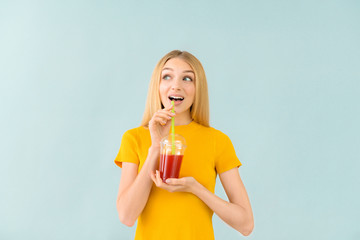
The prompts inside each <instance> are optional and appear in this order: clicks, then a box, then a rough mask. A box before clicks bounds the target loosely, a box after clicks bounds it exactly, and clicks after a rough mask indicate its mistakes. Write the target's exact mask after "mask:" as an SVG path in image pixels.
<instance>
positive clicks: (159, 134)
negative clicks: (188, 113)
mask: <svg viewBox="0 0 360 240" xmlns="http://www.w3.org/2000/svg"><path fill="white" fill-rule="evenodd" d="M171 109H172V106H171V105H170V106H169V107H167V108H164V109H161V110H159V111H157V112H156V113H155V114H154V115H153V117H152V118H151V120H150V122H149V130H150V136H151V143H152V147H156V148H158V147H160V141H161V139H162V138H163V137H165V136H166V135H168V134H169V131H170V127H171V117H173V116H175V113H172V112H171Z"/></svg>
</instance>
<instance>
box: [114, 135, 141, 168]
mask: <svg viewBox="0 0 360 240" xmlns="http://www.w3.org/2000/svg"><path fill="white" fill-rule="evenodd" d="M114 162H115V164H116V165H118V166H119V167H122V163H123V162H130V163H136V164H139V154H138V142H137V140H136V135H135V132H134V130H128V131H126V132H125V133H124V135H123V137H122V139H121V144H120V149H119V153H118V154H117V156H116V158H115V160H114Z"/></svg>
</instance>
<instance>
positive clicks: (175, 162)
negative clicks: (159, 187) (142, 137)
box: [160, 134, 186, 182]
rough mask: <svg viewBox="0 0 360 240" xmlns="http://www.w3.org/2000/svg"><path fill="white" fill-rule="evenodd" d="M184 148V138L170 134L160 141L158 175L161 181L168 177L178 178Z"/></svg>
mask: <svg viewBox="0 0 360 240" xmlns="http://www.w3.org/2000/svg"><path fill="white" fill-rule="evenodd" d="M185 149H186V142H185V138H184V137H182V136H181V135H179V134H170V135H168V136H166V137H164V138H163V139H162V140H161V142H160V177H161V179H162V181H163V182H165V181H166V179H168V178H178V177H179V173H180V168H181V163H182V160H183V157H184V152H185Z"/></svg>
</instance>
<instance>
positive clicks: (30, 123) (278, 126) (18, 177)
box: [0, 0, 360, 240]
mask: <svg viewBox="0 0 360 240" xmlns="http://www.w3.org/2000/svg"><path fill="white" fill-rule="evenodd" d="M359 12H360V2H359V1H356V0H326V1H325V0H324V1H316V0H315V1H314V0H312V1H309V0H305V1H292V0H290V1H289V0H282V1H277V0H275V1H265V0H259V1H256V0H254V1H245V0H233V1H227V0H224V1H209V0H208V1H205V0H202V1H196V0H183V1H174V0H167V1H165V0H152V1H145V0H143V1H140V0H135V1H114V0H113V1H112V0H104V1H100V0H90V1H85V0H82V1H70V0H63V1H51V0H50V1H41V0H38V1H37V0H35V1H16V0H14V1H10V0H9V1H7V0H5V1H4V0H3V1H1V2H0V110H1V111H0V131H1V132H0V148H1V151H0V154H1V155H0V161H1V165H0V239H4V240H20V239H29V240H33V239H34V240H35V239H36V240H38V239H52V240H60V239H61V240H62V239H69V240H72V239H74V240H75V239H88V240H93V239H94V240H95V239H105V240H116V239H125V240H126V239H133V237H134V233H135V227H132V228H128V227H126V226H124V225H122V224H121V223H120V222H119V220H118V217H117V212H116V207H115V200H116V196H117V190H118V184H119V180H120V175H121V169H120V168H119V167H117V166H116V165H115V164H114V162H113V160H114V158H115V156H116V154H117V152H118V150H119V146H120V142H121V137H122V134H123V133H124V132H125V131H126V130H128V129H130V128H134V127H137V126H139V124H140V121H141V118H142V114H143V110H144V107H145V100H146V94H147V88H148V83H149V80H150V76H151V73H152V71H153V68H154V67H155V65H156V63H157V61H158V60H159V59H160V58H161V57H162V56H163V55H165V54H166V53H167V52H169V51H171V50H173V49H180V50H186V51H189V52H191V53H193V54H194V55H195V56H196V57H197V58H198V59H199V60H200V61H201V62H202V63H203V66H204V68H205V71H206V74H207V78H208V84H209V95H210V110H211V112H210V114H211V125H212V126H213V127H215V128H217V129H219V130H221V131H223V132H224V133H226V134H227V135H228V136H229V137H230V138H231V140H232V142H233V144H234V146H235V149H236V152H237V155H238V157H239V159H240V160H241V161H242V163H243V166H241V167H240V169H239V172H240V175H241V176H242V178H243V181H244V184H245V186H246V188H247V191H248V194H249V197H250V200H251V203H252V207H253V212H254V216H255V229H254V231H253V233H252V234H251V235H250V236H249V237H246V238H247V239H253V240H264V239H267V240H290V239H291V240H302V239H309V240H310V239H311V240H319V239H331V240H335V239H345V240H352V239H354V240H355V239H360V229H359V222H358V221H359V214H360V207H359V202H360V194H359V187H358V186H359V184H360V178H359V174H358V173H359V168H360V163H359V160H360V151H359V149H360V138H359V134H360V131H359V130H360V127H359V122H360V108H359V103H360V98H359V94H360V82H359V81H360V47H359V45H360V44H359V43H360V27H359V24H360V14H359ZM216 194H218V195H219V196H221V197H222V198H224V199H226V195H225V194H224V191H223V189H222V187H221V184H219V183H217V187H216ZM213 221H214V229H215V236H216V239H219V240H221V239H226V240H228V239H229V240H231V239H245V237H242V236H241V235H240V234H239V233H237V232H236V231H235V230H233V229H232V228H230V227H229V226H227V225H226V224H225V223H223V222H222V221H221V220H220V219H219V218H218V217H217V216H215V215H214V218H213Z"/></svg>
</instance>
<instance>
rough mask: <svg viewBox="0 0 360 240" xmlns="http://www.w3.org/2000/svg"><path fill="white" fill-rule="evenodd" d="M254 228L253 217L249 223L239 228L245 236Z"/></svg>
mask: <svg viewBox="0 0 360 240" xmlns="http://www.w3.org/2000/svg"><path fill="white" fill-rule="evenodd" d="M253 229H254V220H253V219H251V220H249V221H248V222H247V223H245V224H242V226H241V227H239V228H238V229H237V230H238V232H240V233H241V234H242V235H243V236H249V235H250V234H251V233H252V231H253Z"/></svg>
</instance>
